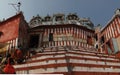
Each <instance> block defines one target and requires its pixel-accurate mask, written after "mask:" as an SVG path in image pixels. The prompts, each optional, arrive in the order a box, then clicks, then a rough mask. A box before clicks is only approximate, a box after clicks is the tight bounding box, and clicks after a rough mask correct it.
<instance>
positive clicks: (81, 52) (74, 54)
mask: <svg viewBox="0 0 120 75" xmlns="http://www.w3.org/2000/svg"><path fill="white" fill-rule="evenodd" d="M54 49H55V48H52V49H51V48H46V49H44V52H41V53H37V54H36V55H33V56H32V57H31V58H29V59H28V60H27V61H26V63H24V64H18V65H14V67H15V69H16V72H17V73H18V74H26V73H28V74H31V73H32V74H33V73H34V74H36V73H37V74H40V73H42V74H43V73H48V74H52V73H67V72H99V73H100V72H103V73H105V72H110V73H119V71H120V60H119V59H118V58H116V57H115V56H114V55H107V54H104V53H98V52H97V51H95V50H91V51H88V49H87V50H86V49H85V48H81V47H79V48H72V49H69V50H66V49H64V48H62V47H61V48H59V49H58V50H54ZM66 75H67V74H66ZM68 75H69V74H68Z"/></svg>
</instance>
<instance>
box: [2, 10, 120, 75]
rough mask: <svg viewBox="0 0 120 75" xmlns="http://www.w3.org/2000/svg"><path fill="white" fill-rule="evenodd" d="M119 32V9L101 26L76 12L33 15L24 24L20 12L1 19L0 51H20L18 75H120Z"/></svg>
mask: <svg viewBox="0 0 120 75" xmlns="http://www.w3.org/2000/svg"><path fill="white" fill-rule="evenodd" d="M119 35H120V9H117V10H116V11H115V13H114V15H113V17H112V19H111V20H110V21H109V22H108V23H107V24H106V25H105V26H104V27H101V25H98V26H94V24H93V23H92V21H91V20H90V18H81V17H79V16H78V15H77V14H76V13H69V14H68V15H65V14H63V13H57V14H53V15H52V16H50V15H47V16H45V17H42V16H39V15H36V16H33V18H32V19H31V20H30V22H29V23H27V22H26V21H25V19H24V16H23V13H22V12H20V13H18V14H16V15H15V16H13V17H10V18H8V19H7V20H5V21H1V22H0V43H1V44H0V48H1V50H0V53H1V54H2V55H4V54H6V53H10V54H13V53H14V52H15V50H16V49H19V50H21V51H22V53H23V56H24V60H23V62H22V63H20V64H18V63H15V64H14V65H13V66H14V68H15V70H16V73H17V74H64V75H80V74H85V75H119V74H120V44H119V41H120V36H119ZM26 57H27V58H26Z"/></svg>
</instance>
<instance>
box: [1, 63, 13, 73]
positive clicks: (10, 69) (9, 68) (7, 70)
mask: <svg viewBox="0 0 120 75" xmlns="http://www.w3.org/2000/svg"><path fill="white" fill-rule="evenodd" d="M3 71H4V72H5V73H7V74H15V69H14V67H13V66H12V65H10V64H7V65H6V66H5V68H4V69H3Z"/></svg>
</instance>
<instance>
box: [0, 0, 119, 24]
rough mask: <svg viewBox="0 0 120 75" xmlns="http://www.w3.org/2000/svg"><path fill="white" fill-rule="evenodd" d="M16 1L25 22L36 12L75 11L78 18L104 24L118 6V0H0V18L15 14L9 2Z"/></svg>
mask: <svg viewBox="0 0 120 75" xmlns="http://www.w3.org/2000/svg"><path fill="white" fill-rule="evenodd" d="M18 2H21V4H22V5H21V11H22V12H23V13H24V16H25V19H26V21H27V22H29V21H30V19H31V18H32V17H33V16H36V15H37V14H39V15H40V16H41V17H44V16H46V15H47V14H49V15H53V14H57V13H64V14H69V13H77V15H78V16H79V17H80V18H83V17H86V18H90V20H91V21H92V22H93V23H94V25H98V24H101V25H103V26H104V25H106V24H107V23H108V21H109V20H110V19H111V18H112V16H113V15H114V12H115V10H116V9H117V8H120V0H0V20H2V19H3V18H5V19H7V18H9V17H11V16H13V15H15V14H16V10H15V8H14V7H13V6H12V5H10V4H11V3H13V4H17V3H18ZM16 8H17V6H16Z"/></svg>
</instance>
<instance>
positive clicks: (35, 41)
mask: <svg viewBox="0 0 120 75" xmlns="http://www.w3.org/2000/svg"><path fill="white" fill-rule="evenodd" d="M38 44H39V35H31V36H30V43H29V47H30V48H37V47H38Z"/></svg>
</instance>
